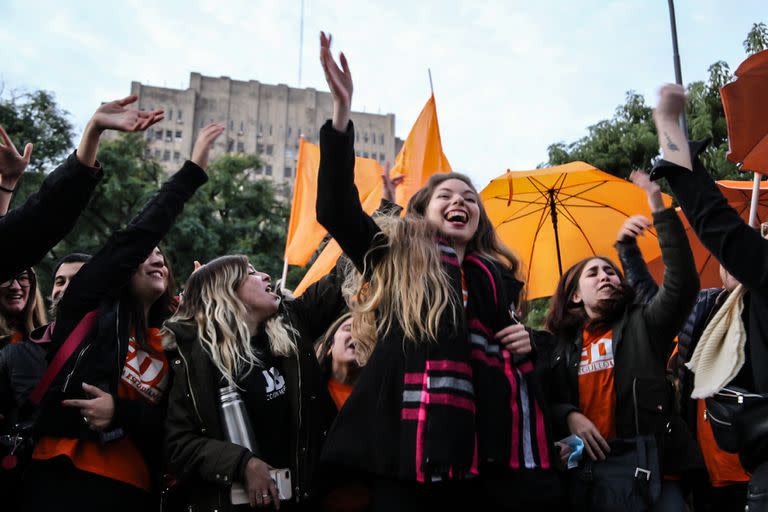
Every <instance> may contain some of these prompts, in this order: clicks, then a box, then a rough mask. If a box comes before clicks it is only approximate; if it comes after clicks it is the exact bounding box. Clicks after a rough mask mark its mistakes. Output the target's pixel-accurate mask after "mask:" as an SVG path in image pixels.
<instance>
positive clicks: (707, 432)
mask: <svg viewBox="0 0 768 512" xmlns="http://www.w3.org/2000/svg"><path fill="white" fill-rule="evenodd" d="M696 402H697V404H696V438H697V439H698V441H699V446H700V447H701V454H702V455H703V456H704V464H706V465H707V472H708V473H709V479H710V481H711V482H712V486H713V487H724V486H726V485H732V484H737V483H742V482H748V481H749V475H747V472H746V471H744V468H743V467H741V463H740V462H739V456H738V455H736V454H735V453H728V452H725V451H723V450H721V449H720V448H719V447H718V446H717V441H715V435H714V434H713V433H712V426H711V425H710V424H709V419H708V418H706V417H705V416H704V411H705V410H706V404H705V402H704V400H696Z"/></svg>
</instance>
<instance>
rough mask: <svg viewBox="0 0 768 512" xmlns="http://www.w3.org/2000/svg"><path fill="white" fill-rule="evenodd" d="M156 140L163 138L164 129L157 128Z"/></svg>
mask: <svg viewBox="0 0 768 512" xmlns="http://www.w3.org/2000/svg"><path fill="white" fill-rule="evenodd" d="M155 140H163V130H155Z"/></svg>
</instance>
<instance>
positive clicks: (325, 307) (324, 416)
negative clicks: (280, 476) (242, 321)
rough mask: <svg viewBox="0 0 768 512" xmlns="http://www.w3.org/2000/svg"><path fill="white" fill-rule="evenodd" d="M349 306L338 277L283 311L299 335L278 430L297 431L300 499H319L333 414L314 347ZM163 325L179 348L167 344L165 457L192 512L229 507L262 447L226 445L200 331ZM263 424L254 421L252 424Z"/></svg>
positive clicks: (214, 376)
mask: <svg viewBox="0 0 768 512" xmlns="http://www.w3.org/2000/svg"><path fill="white" fill-rule="evenodd" d="M344 308H345V303H344V301H343V299H342V298H341V294H340V287H339V283H338V282H335V277H334V276H333V275H331V276H329V277H326V278H324V279H323V280H321V281H320V282H318V283H317V284H315V285H313V286H312V287H310V288H309V289H308V290H307V291H306V292H305V294H304V295H302V296H301V297H300V298H299V299H296V300H293V301H289V302H287V303H286V304H285V306H284V307H281V309H282V310H283V312H282V314H283V319H284V321H285V323H286V325H287V326H291V327H293V328H294V329H295V330H296V331H297V332H298V333H299V334H298V335H296V336H294V340H295V342H296V345H297V347H298V352H299V353H298V355H297V356H293V357H287V358H286V359H285V361H284V362H283V376H284V377H285V380H286V384H287V389H288V397H289V401H290V405H291V421H290V424H289V425H275V428H285V429H289V430H290V432H291V438H292V442H291V446H290V460H291V461H292V464H291V467H290V470H291V482H292V484H293V495H294V498H295V499H296V498H297V500H298V501H299V502H307V501H309V500H311V499H312V498H313V497H314V496H313V489H314V487H315V476H316V470H317V461H318V459H319V456H320V450H321V447H322V443H323V441H324V439H325V435H326V433H327V429H328V427H329V425H330V422H331V421H332V419H333V414H334V413H335V408H334V407H333V402H332V401H331V399H330V396H329V395H328V391H327V389H326V387H325V386H324V384H323V379H322V374H321V371H320V366H319V365H318V363H317V358H316V356H315V353H314V350H313V348H312V342H313V341H314V340H315V339H316V338H318V337H319V336H320V335H322V334H323V333H324V332H325V330H326V329H327V328H328V327H329V326H330V324H331V323H332V322H333V321H334V320H335V319H336V318H338V316H340V315H341V313H342V312H343V310H344ZM165 326H166V328H168V329H169V330H171V331H173V332H174V334H175V343H173V342H172V341H171V342H170V343H168V345H167V346H166V350H168V351H169V359H170V361H171V366H172V368H173V370H174V381H173V387H172V388H171V392H170V396H169V403H168V414H167V419H166V428H165V434H166V436H165V441H166V449H165V451H166V459H167V461H168V463H169V465H170V468H171V470H172V471H173V473H174V476H175V477H176V478H177V480H178V481H179V487H180V488H179V490H178V492H179V494H182V495H184V496H185V501H186V505H188V506H191V509H190V510H195V511H196V510H219V511H226V510H229V509H230V508H231V504H230V487H231V485H232V483H233V482H241V483H242V480H243V472H244V469H245V465H246V463H247V461H248V459H250V457H251V456H256V457H259V453H258V452H259V450H258V447H255V448H254V451H253V452H251V451H249V450H247V449H246V448H243V447H241V446H238V445H235V444H232V443H230V442H228V441H226V435H225V431H224V426H223V423H222V419H221V413H220V408H219V387H220V382H221V374H220V372H219V371H218V369H217V368H216V367H215V366H214V364H213V362H212V361H211V359H210V357H209V356H208V354H207V352H206V351H205V350H204V349H203V347H202V345H201V344H200V343H199V341H198V339H197V336H196V334H195V330H194V327H192V326H190V325H186V324H180V323H173V324H172V323H169V322H166V325H165ZM171 340H172V338H171ZM260 420H261V419H260V418H251V421H252V422H253V421H260Z"/></svg>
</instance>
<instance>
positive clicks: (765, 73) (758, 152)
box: [720, 50, 768, 226]
mask: <svg viewBox="0 0 768 512" xmlns="http://www.w3.org/2000/svg"><path fill="white" fill-rule="evenodd" d="M734 74H735V75H736V76H737V77H738V78H737V79H736V80H735V81H733V82H731V83H730V84H728V85H726V86H725V87H723V88H722V89H720V97H721V98H722V101H723V110H724V111H725V122H726V125H727V126H728V155H727V158H728V160H730V161H732V162H736V163H740V164H741V170H743V171H753V172H754V173H755V176H754V179H753V183H752V194H753V199H752V204H751V205H750V215H749V218H748V223H749V224H750V225H751V226H756V223H755V222H756V218H755V215H756V212H757V197H756V196H757V195H758V188H759V186H760V185H759V183H760V178H761V176H760V174H761V173H765V172H768V125H766V122H765V120H766V119H768V96H766V94H765V91H767V90H768V50H765V51H762V52H759V53H756V54H754V55H752V56H750V57H749V58H748V59H747V60H745V61H744V62H742V63H741V65H740V66H739V67H738V69H736V72H735V73H734Z"/></svg>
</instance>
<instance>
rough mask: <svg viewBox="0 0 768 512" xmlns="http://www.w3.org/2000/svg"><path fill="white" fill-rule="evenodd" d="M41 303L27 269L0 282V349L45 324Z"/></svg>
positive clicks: (31, 273) (34, 280)
mask: <svg viewBox="0 0 768 512" xmlns="http://www.w3.org/2000/svg"><path fill="white" fill-rule="evenodd" d="M45 322H46V319H45V304H44V302H43V297H42V295H41V294H40V290H38V287H37V276H36V275H35V272H34V271H33V270H32V269H31V268H30V269H27V270H25V271H23V272H21V273H19V274H18V275H16V276H14V277H13V278H11V279H10V280H8V281H6V282H4V283H0V349H1V348H2V347H4V346H5V345H7V344H9V343H18V342H19V341H21V340H23V339H24V338H25V337H26V336H27V335H29V333H31V332H32V331H33V330H34V329H36V328H37V327H40V326H41V325H43V324H45Z"/></svg>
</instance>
